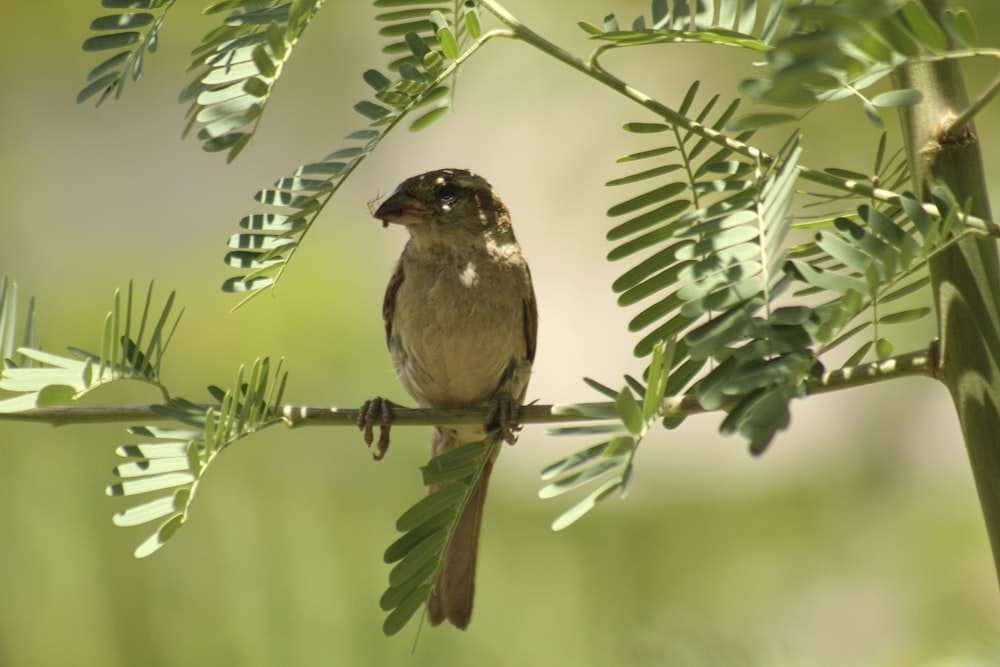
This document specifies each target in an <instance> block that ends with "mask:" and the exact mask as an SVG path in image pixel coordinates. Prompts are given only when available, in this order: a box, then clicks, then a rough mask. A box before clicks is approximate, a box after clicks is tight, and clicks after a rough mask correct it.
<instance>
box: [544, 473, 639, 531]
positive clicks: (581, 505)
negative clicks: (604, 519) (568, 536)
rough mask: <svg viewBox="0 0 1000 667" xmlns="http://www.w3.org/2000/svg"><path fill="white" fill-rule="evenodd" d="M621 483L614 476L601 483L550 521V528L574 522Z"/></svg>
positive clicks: (567, 525)
mask: <svg viewBox="0 0 1000 667" xmlns="http://www.w3.org/2000/svg"><path fill="white" fill-rule="evenodd" d="M621 483H622V478H621V477H620V476H615V477H612V478H611V479H609V480H607V481H606V482H604V483H603V484H601V486H599V487H598V488H596V489H594V490H593V491H591V492H590V493H589V494H587V496H586V497H585V498H584V499H583V500H581V501H580V502H578V503H576V504H575V505H573V506H572V507H570V508H569V509H568V510H566V511H565V512H563V513H562V514H560V515H559V516H558V517H556V519H555V520H554V521H553V522H552V530H563V529H564V528H568V527H569V526H571V525H573V524H574V523H576V522H577V521H578V520H580V519H581V518H582V517H583V516H584V515H585V514H587V512H589V511H590V510H592V509H594V508H595V507H597V503H599V502H600V501H601V500H603V499H604V498H606V497H607V496H609V495H610V494H611V493H613V492H614V491H616V490H617V489H619V488H620V487H621Z"/></svg>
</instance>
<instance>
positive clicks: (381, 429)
mask: <svg viewBox="0 0 1000 667" xmlns="http://www.w3.org/2000/svg"><path fill="white" fill-rule="evenodd" d="M393 405H394V403H393V402H392V401H390V400H388V399H386V398H382V397H381V396H376V397H375V398H373V399H371V400H370V401H365V402H364V403H363V404H362V405H361V409H360V410H359V411H358V428H359V429H361V430H362V431H363V432H364V439H365V444H366V445H368V446H369V447H371V445H372V441H374V440H375V436H374V433H373V431H374V429H375V426H378V442H377V443H376V444H375V451H374V452H373V453H372V456H373V457H374V458H375V460H376V461H381V460H382V457H384V456H385V453H386V452H387V451H389V430H390V429H391V428H392V407H393Z"/></svg>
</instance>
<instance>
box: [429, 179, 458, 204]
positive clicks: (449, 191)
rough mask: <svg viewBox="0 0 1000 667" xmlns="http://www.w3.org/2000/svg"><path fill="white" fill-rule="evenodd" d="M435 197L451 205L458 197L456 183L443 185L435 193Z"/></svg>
mask: <svg viewBox="0 0 1000 667" xmlns="http://www.w3.org/2000/svg"><path fill="white" fill-rule="evenodd" d="M434 195H435V196H436V197H437V198H438V200H439V201H443V202H445V203H448V204H450V203H451V202H453V201H455V199H456V197H458V186H457V185H455V184H454V183H442V184H441V185H439V186H438V187H437V190H435V191H434Z"/></svg>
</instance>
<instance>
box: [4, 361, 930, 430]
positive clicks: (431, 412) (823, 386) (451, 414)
mask: <svg viewBox="0 0 1000 667" xmlns="http://www.w3.org/2000/svg"><path fill="white" fill-rule="evenodd" d="M933 349H934V348H933V347H932V348H931V350H921V351H919V352H910V353H908V354H902V355H899V356H896V357H890V358H887V359H882V360H880V361H873V362H870V363H867V364H860V365H858V366H852V367H850V368H842V369H838V370H835V371H829V372H826V373H823V374H822V375H821V376H819V377H816V378H814V379H810V380H808V381H807V382H806V386H807V392H806V393H807V394H808V395H813V394H824V393H827V392H831V391H836V390H839V389H845V388H847V387H856V386H860V385H865V384H871V383H873V382H882V381H885V380H893V379H896V378H900V377H909V376H913V375H928V376H932V377H933V376H935V375H936V373H937V367H936V361H935V355H934V354H933V352H932V350H933ZM739 398H740V397H739V396H734V397H733V400H732V403H733V404H735V402H736V401H738V400H739ZM199 405H200V406H201V407H204V408H205V409H206V410H207V409H208V408H209V407H215V408H216V409H218V406H217V405H212V404H210V403H203V404H199ZM155 407H161V406H155V405H150V404H145V403H143V404H125V405H61V406H55V407H47V408H35V409H32V410H24V411H22V412H10V413H0V420H10V421H29V422H43V423H47V424H51V425H53V426H64V425H67V424H96V423H112V422H132V423H143V422H149V421H163V420H166V419H168V417H165V416H164V415H162V414H160V413H159V412H155V411H154V409H153V408H155ZM725 407H726V406H723V409H725ZM579 408H585V409H590V410H614V403H611V402H598V403H578V404H557V405H525V406H522V407H521V408H520V411H519V413H518V420H519V421H520V422H521V423H523V424H559V423H566V422H582V421H595V420H599V418H597V417H593V416H588V415H582V414H580V412H579ZM713 411H715V410H708V409H706V408H704V407H703V406H702V405H701V399H700V397H699V396H698V395H697V394H687V395H685V396H673V397H669V398H666V399H664V401H663V416H664V417H671V418H674V417H687V416H690V415H695V414H701V413H704V412H713ZM360 412H361V411H360V409H358V408H337V407H330V408H323V407H308V406H302V407H298V406H293V405H286V406H284V407H282V408H281V411H280V415H281V418H282V419H283V420H284V421H285V423H286V424H287V425H288V426H290V427H299V426H356V425H357V422H358V417H359V416H360ZM486 416H487V410H486V409H485V408H434V409H430V408H403V407H393V409H392V424H393V426H404V425H405V426H455V425H460V424H479V423H482V422H483V420H484V419H486Z"/></svg>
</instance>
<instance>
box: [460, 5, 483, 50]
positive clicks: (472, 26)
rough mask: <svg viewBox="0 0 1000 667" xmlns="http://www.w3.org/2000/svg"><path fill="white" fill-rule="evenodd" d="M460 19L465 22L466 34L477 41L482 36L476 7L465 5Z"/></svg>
mask: <svg viewBox="0 0 1000 667" xmlns="http://www.w3.org/2000/svg"><path fill="white" fill-rule="evenodd" d="M462 18H463V19H464V21H465V32H466V34H468V35H469V37H471V38H472V39H474V40H477V41H478V40H479V37H480V35H482V26H481V25H480V23H479V10H478V8H477V7H476V5H475V4H469V3H467V4H466V5H465V6H464V8H463V16H462Z"/></svg>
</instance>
